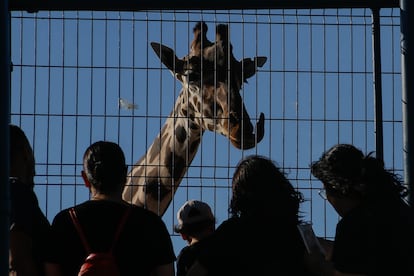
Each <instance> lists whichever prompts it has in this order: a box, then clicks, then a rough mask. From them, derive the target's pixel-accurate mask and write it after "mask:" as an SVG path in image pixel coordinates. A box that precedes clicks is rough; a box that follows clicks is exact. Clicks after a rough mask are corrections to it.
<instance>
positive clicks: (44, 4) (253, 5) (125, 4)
mask: <svg viewBox="0 0 414 276" xmlns="http://www.w3.org/2000/svg"><path fill="white" fill-rule="evenodd" d="M396 7H399V0H343V1H339V0H273V1H270V0H252V1H248V2H246V1H241V0H224V1H223V0H158V1H156V0H10V2H9V9H10V10H11V11H18V10H22V11H28V12H36V11H41V10H46V11H53V10H95V11H140V10H160V11H162V10H198V9H200V10H234V9H328V8H396Z"/></svg>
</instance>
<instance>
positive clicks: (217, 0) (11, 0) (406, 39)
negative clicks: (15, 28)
mask: <svg viewBox="0 0 414 276" xmlns="http://www.w3.org/2000/svg"><path fill="white" fill-rule="evenodd" d="M411 2H412V1H411ZM398 7H399V8H400V24H401V27H400V28H401V32H400V39H401V44H400V45H401V82H402V97H401V102H402V118H403V122H402V124H403V157H404V182H405V183H406V184H407V185H408V186H409V189H410V191H414V183H413V181H414V180H413V177H414V176H413V174H414V161H413V160H414V80H413V78H412V77H411V78H410V77H409V76H413V75H414V73H413V70H412V67H413V65H414V55H413V52H412V44H413V37H414V34H413V29H412V28H411V29H410V28H409V26H413V24H414V22H413V21H414V18H413V17H414V12H413V8H412V3H410V0H343V1H335V0H314V1H303V0H278V1H269V0H255V1H249V2H248V3H245V2H243V1H239V0H227V1H222V0H209V1H188V0H175V1H171V0H158V1H153V0H140V1H131V0H117V1H115V0H83V1H73V0H55V1H52V0H3V1H1V4H0V41H2V43H0V53H1V54H0V72H1V74H0V91H2V92H1V93H0V133H2V135H0V152H1V153H2V154H0V164H1V165H0V235H1V237H2V238H1V239H0V256H1V257H0V276H2V275H4V276H6V275H9V274H8V269H7V268H8V254H9V253H8V248H9V239H8V237H9V220H10V195H9V181H8V176H9V158H8V156H9V153H8V152H9V127H8V124H9V122H10V107H9V104H10V93H11V70H12V66H11V34H10V29H11V23H10V20H11V16H10V11H19V10H20V11H28V12H37V11H41V10H47V11H57V10H59V11H64V10H96V11H142V10H160V11H162V10H171V9H174V10H233V9H329V8H334V9H340V8H370V9H371V10H372V19H373V20H372V22H373V23H372V35H373V53H374V55H373V68H374V77H373V79H374V92H375V118H376V119H375V120H376V152H377V155H378V157H380V158H382V154H383V144H382V102H381V98H382V85H381V59H380V48H379V47H380V22H379V19H380V17H379V11H380V9H381V8H398ZM409 202H410V204H412V205H414V196H413V195H412V196H409Z"/></svg>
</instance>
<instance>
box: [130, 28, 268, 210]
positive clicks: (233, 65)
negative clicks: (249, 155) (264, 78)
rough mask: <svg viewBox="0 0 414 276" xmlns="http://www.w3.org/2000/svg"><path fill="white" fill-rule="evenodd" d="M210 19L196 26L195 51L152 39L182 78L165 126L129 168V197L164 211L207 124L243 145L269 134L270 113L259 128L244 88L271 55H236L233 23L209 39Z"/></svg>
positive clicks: (163, 59) (236, 144) (247, 146)
mask: <svg viewBox="0 0 414 276" xmlns="http://www.w3.org/2000/svg"><path fill="white" fill-rule="evenodd" d="M207 30H208V27H207V24H206V23H205V22H198V23H197V24H196V25H195V27H194V28H193V33H194V39H193V41H192V42H191V45H190V46H191V47H190V53H189V54H188V55H187V56H185V57H183V58H182V59H180V58H178V57H177V56H176V55H175V52H174V50H172V49H171V48H169V47H167V46H164V45H162V44H159V43H156V42H151V46H152V48H153V50H154V52H155V53H156V55H157V56H158V57H159V58H160V60H161V62H162V63H163V64H164V65H165V66H166V67H167V68H168V69H169V70H170V71H171V73H172V74H173V75H174V76H175V78H176V79H177V80H178V81H180V82H181V84H182V89H181V91H180V94H179V96H178V98H177V100H176V102H175V106H174V109H173V110H172V112H171V113H170V116H168V118H167V119H166V122H165V123H164V125H163V127H162V129H161V132H160V133H159V134H158V136H157V137H156V138H155V140H154V141H153V143H152V144H151V145H150V146H149V148H148V150H147V152H146V154H144V155H143V156H142V157H141V158H140V160H139V161H138V162H136V163H135V164H134V166H133V167H132V170H131V171H130V172H129V174H128V178H127V183H126V186H125V189H124V191H123V198H124V199H125V200H126V201H128V202H131V203H133V204H136V205H140V206H144V207H145V208H147V209H149V210H151V211H153V212H154V213H156V214H158V215H159V216H162V215H163V214H164V212H165V211H166V209H167V208H168V206H169V204H170V203H171V200H172V199H173V197H174V194H175V192H176V190H177V188H178V186H179V185H180V182H181V180H182V178H183V177H184V175H185V173H186V172H187V169H188V167H189V166H190V165H191V162H192V160H193V159H194V157H195V155H196V153H197V149H198V146H199V145H200V142H201V138H202V136H203V134H204V132H205V131H206V130H209V131H213V132H216V133H220V134H222V135H224V136H225V137H227V138H228V139H229V140H230V142H231V143H232V145H233V146H234V147H236V148H238V149H250V148H253V147H255V146H256V144H257V143H259V142H260V141H261V140H262V138H263V135H264V115H263V113H261V114H260V117H259V120H258V122H257V124H256V126H255V128H256V129H254V127H253V125H252V123H251V122H250V117H249V114H248V113H247V111H246V108H245V105H244V103H243V100H242V97H241V95H240V89H241V87H242V84H243V83H247V79H248V78H250V77H252V76H253V75H254V74H255V73H256V71H257V68H258V67H262V66H263V65H264V63H265V62H266V60H267V58H266V57H255V58H254V59H253V60H252V59H251V58H244V59H242V60H240V61H238V60H236V58H235V57H234V56H233V52H232V45H231V44H230V42H229V33H228V31H229V30H228V26H227V25H225V24H218V25H217V26H216V40H215V42H214V43H213V42H211V41H209V40H208V39H207V35H206V34H207Z"/></svg>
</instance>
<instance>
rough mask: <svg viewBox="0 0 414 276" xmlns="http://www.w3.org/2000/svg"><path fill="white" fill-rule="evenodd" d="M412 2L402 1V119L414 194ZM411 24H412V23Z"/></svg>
mask: <svg viewBox="0 0 414 276" xmlns="http://www.w3.org/2000/svg"><path fill="white" fill-rule="evenodd" d="M412 2H413V1H412V0H401V1H400V5H401V11H400V12H401V15H400V17H401V83H402V113H403V114H402V115H403V116H402V117H403V154H404V183H406V184H407V185H408V187H409V189H410V192H411V193H414V183H413V174H414V98H413V97H414V80H413V76H414V75H413V74H414V72H413V70H412V67H413V66H414V55H413V52H412V49H410V47H413V37H414V33H413V28H410V27H409V26H411V27H412V26H413V24H414V18H413V16H414V14H413V9H412ZM410 22H411V23H410ZM409 202H410V204H411V205H413V206H414V195H413V194H411V195H409Z"/></svg>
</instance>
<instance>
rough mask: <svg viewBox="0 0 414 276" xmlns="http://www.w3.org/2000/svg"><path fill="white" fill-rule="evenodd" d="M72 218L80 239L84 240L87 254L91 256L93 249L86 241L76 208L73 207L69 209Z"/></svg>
mask: <svg viewBox="0 0 414 276" xmlns="http://www.w3.org/2000/svg"><path fill="white" fill-rule="evenodd" d="M69 214H70V217H71V218H72V221H73V224H74V225H75V228H76V230H77V231H78V234H79V237H80V238H81V240H82V243H83V247H85V250H86V253H88V254H90V253H91V252H92V250H91V247H90V246H89V243H88V241H87V240H86V237H85V233H84V232H83V230H82V227H81V225H80V223H79V220H78V216H77V215H76V212H75V208H74V207H72V208H70V209H69Z"/></svg>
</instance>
